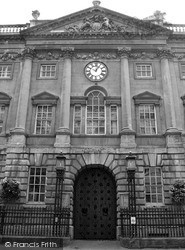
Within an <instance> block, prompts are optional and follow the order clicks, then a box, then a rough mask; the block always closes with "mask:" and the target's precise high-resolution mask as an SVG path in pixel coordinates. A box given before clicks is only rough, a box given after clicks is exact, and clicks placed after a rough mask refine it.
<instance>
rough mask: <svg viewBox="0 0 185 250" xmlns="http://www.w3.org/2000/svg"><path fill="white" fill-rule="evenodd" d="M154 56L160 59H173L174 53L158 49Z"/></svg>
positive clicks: (166, 49)
mask: <svg viewBox="0 0 185 250" xmlns="http://www.w3.org/2000/svg"><path fill="white" fill-rule="evenodd" d="M156 54H157V57H159V58H160V59H172V58H173V57H175V54H174V52H173V51H172V50H171V49H170V48H161V47H159V48H158V49H157V51H156Z"/></svg>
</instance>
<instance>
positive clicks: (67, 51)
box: [61, 47, 75, 59]
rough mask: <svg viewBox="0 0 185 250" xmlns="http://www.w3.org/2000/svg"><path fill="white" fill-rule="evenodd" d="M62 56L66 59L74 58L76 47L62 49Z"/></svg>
mask: <svg viewBox="0 0 185 250" xmlns="http://www.w3.org/2000/svg"><path fill="white" fill-rule="evenodd" d="M61 51H62V54H61V56H62V57H64V58H69V59H71V58H72V57H73V56H74V51H75V49H74V47H61Z"/></svg>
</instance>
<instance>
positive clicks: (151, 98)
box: [133, 91, 161, 105]
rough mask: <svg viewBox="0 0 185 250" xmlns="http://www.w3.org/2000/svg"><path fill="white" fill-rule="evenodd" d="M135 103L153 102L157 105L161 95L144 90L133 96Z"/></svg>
mask: <svg viewBox="0 0 185 250" xmlns="http://www.w3.org/2000/svg"><path fill="white" fill-rule="evenodd" d="M133 99H134V102H135V104H136V105H139V104H155V105H159V104H160V100H161V97H160V96H159V95H156V94H153V93H151V92H149V91H145V92H143V93H140V94H138V95H135V96H133Z"/></svg>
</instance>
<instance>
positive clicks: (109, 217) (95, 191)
mask: <svg viewBox="0 0 185 250" xmlns="http://www.w3.org/2000/svg"><path fill="white" fill-rule="evenodd" d="M74 227H75V229H74V230H75V238H76V239H115V236H116V233H115V232H116V189H115V183H114V180H113V177H112V176H111V175H110V173H108V172H106V171H105V170H104V169H99V168H89V169H86V170H84V171H83V172H82V173H81V174H80V176H79V178H78V179H77V181H76V187H75V206H74Z"/></svg>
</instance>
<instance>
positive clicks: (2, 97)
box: [0, 92, 11, 136]
mask: <svg viewBox="0 0 185 250" xmlns="http://www.w3.org/2000/svg"><path fill="white" fill-rule="evenodd" d="M10 101H11V97H10V96H8V95H7V94H5V93H3V92H0V106H5V112H4V119H3V122H2V131H1V132H0V135H2V136H3V135H4V134H6V129H7V128H6V125H7V120H8V112H9V105H10Z"/></svg>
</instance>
